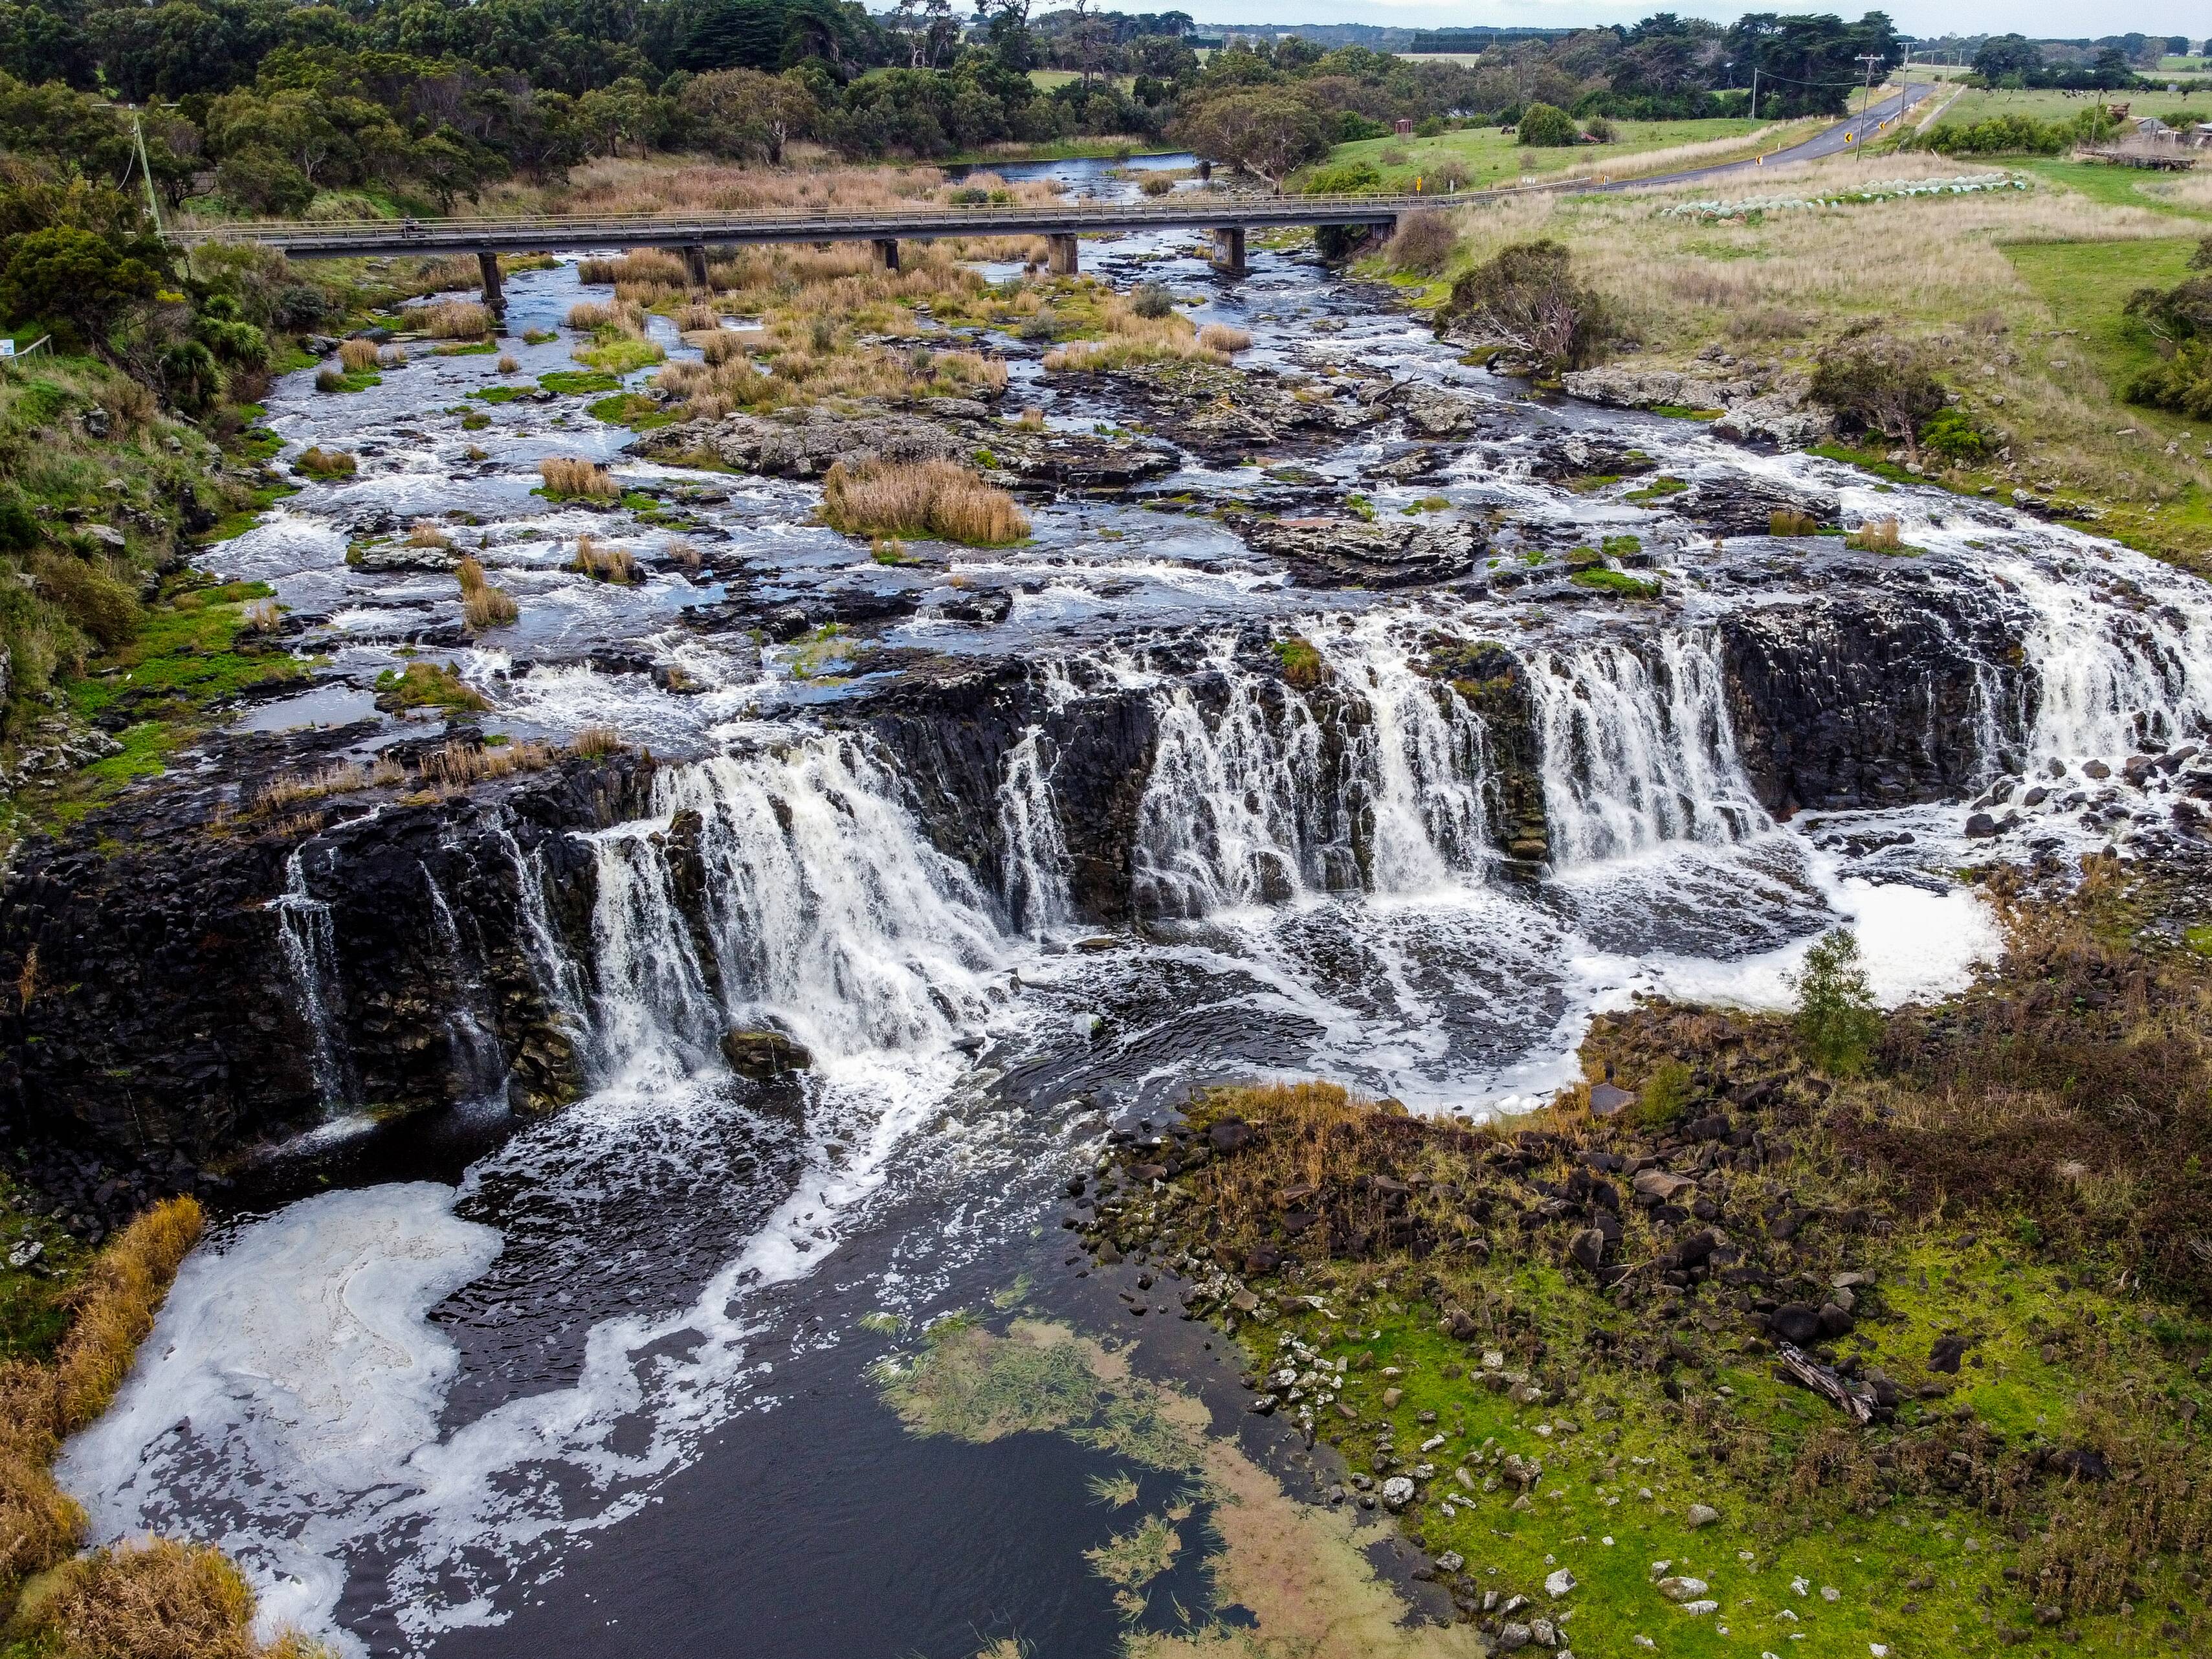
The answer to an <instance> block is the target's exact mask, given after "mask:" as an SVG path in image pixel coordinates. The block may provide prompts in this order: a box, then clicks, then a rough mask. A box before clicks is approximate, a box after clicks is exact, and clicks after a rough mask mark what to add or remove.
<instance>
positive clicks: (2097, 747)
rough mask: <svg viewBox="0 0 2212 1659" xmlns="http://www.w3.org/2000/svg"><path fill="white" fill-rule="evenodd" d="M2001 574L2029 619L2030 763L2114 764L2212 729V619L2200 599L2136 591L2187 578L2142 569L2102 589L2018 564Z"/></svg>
mask: <svg viewBox="0 0 2212 1659" xmlns="http://www.w3.org/2000/svg"><path fill="white" fill-rule="evenodd" d="M2009 574H2011V575H2012V577H2013V579H2014V580H2015V583H2016V584H2017V585H2018V586H2019V589H2020V591H2021V595H2022V596H2023V597H2024V598H2025V599H2027V602H2028V605H2029V606H2030V608H2031V610H2032V611H2033V623H2032V624H2031V626H2030V627H2029V629H2028V633H2027V659H2028V662H2029V663H2030V665H2032V666H2033V669H2034V672H2035V678H2036V680H2037V683H2038V684H2037V689H2038V692H2039V696H2038V698H2037V702H2036V710H2035V724H2034V727H2033V736H2032V737H2031V739H2030V744H2031V753H2032V755H2033V756H2034V757H2051V756H2057V757H2061V758H2063V759H2068V760H2086V759H2090V758H2100V759H2105V760H2115V761H2117V760H2120V759H2124V757H2127V756H2129V755H2130V754H2134V753H2136V752H2137V751H2138V750H2142V749H2143V748H2146V747H2151V746H2155V747H2158V748H2161V749H2162V748H2166V747H2169V746H2171V745H2172V744H2177V743H2180V742H2182V741H2183V740H2184V739H2185V738H2192V737H2197V736H2202V735H2204V734H2205V733H2207V732H2212V618H2208V617H2207V615H2206V612H2205V610H2204V607H2203V603H2202V601H2201V599H2197V598H2196V597H2195V596H2194V595H2191V596H2190V602H2188V603H2183V602H2182V598H2181V595H2180V594H2179V592H2177V593H2176V595H2175V598H2174V602H2172V603H2169V604H2162V605H2149V604H2145V603H2143V602H2142V601H2143V600H2144V599H2146V598H2148V597H2149V596H2148V595H2146V594H2144V593H2143V592H2142V588H2144V587H2147V586H2153V585H2154V584H2162V583H2165V582H2169V581H2170V582H2172V583H2174V584H2175V585H2176V586H2177V587H2178V586H2179V583H2180V582H2182V581H2186V580H2189V579H2187V578H2182V577H2179V576H2176V575H2173V574H2172V573H2167V572H2156V573H2155V574H2154V573H2153V572H2151V571H2148V570H2146V571H2142V572H2140V573H2138V574H2136V580H2133V581H2129V582H2126V583H2124V585H2123V594H2122V597H2124V598H2125V599H2131V600H2133V601H2134V603H2133V604H2131V605H2127V606H2126V607H2125V608H2123V607H2122V606H2120V605H2116V604H2115V603H2114V602H2113V595H2112V594H2111V593H2110V592H2106V587H2107V586H2108V585H2110V583H2111V581H2112V576H2111V574H2110V573H2107V572H2106V571H2103V570H2101V569H2096V570H2083V569H2075V568H2062V569H2061V571H2060V572H2059V573H2058V574H2055V575H2054V574H2052V573H2051V572H2049V571H2046V570H2045V569H2043V568H2040V567H2039V566H2036V565H2033V564H2031V563H2029V562H2026V561H2022V562H2021V563H2019V564H2018V565H2016V566H2015V567H2013V568H2012V569H2011V571H2010V572H2009Z"/></svg>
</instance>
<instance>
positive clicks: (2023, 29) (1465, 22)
mask: <svg viewBox="0 0 2212 1659" xmlns="http://www.w3.org/2000/svg"><path fill="white" fill-rule="evenodd" d="M1064 9H1066V8H1065V7H1064V6H1060V5H1054V4H1050V3H1046V4H1043V5H1041V6H1040V8H1039V15H1042V14H1043V13H1044V12H1047V11H1058V10H1064ZM1109 9H1127V10H1129V11H1132V12H1134V11H1139V10H1142V9H1146V8H1145V7H1143V6H1139V5H1136V4H1129V5H1127V6H1112V7H1109ZM1189 10H1190V15H1192V16H1193V17H1194V18H1197V19H1198V21H1199V23H1200V27H1203V28H1212V27H1228V28H1237V27H1246V28H1249V27H1262V26H1268V25H1273V26H1275V27H1284V28H1294V27H1298V26H1300V25H1304V24H1319V23H1366V24H1370V25H1372V26H1375V27H1381V28H1408V29H1442V28H1481V27H1490V28H1576V27H1585V28H1609V27H1613V25H1614V24H1617V23H1618V24H1623V25H1626V24H1632V23H1634V22H1636V21H1638V20H1640V19H1642V18H1645V17H1649V16H1650V15H1652V14H1653V13H1654V12H1658V11H1672V12H1674V13H1675V14H1677V15H1680V16H1684V17H1699V18H1705V19H1707V20H1709V21H1712V22H1716V23H1732V22H1734V21H1735V20H1736V19H1737V18H1739V17H1741V16H1742V15H1744V14H1745V13H1747V12H1752V11H1770V10H1771V11H1779V12H1781V13H1783V14H1784V15H1814V14H1820V13H1834V14H1835V15H1838V16H1842V17H1846V18H1853V17H1857V16H1860V15H1863V14H1864V13H1866V12H1869V11H1887V13H1888V14H1889V15H1890V18H1891V20H1892V21H1893V22H1894V23H1895V24H1896V25H1897V27H1898V29H1899V32H1900V33H1905V34H1910V35H1914V36H1923V35H1943V34H1985V33H1986V34H2010V33H2019V34H2026V35H2029V36H2031V37H2036V36H2039V37H2044V38H2048V39H2052V40H2076V39H2079V38H2081V37H2082V36H2084V35H2088V36H2092V37H2093V36H2096V35H2104V34H2126V33H2143V34H2185V35H2187V36H2188V37H2189V38H2190V40H2191V41H2192V42H2194V41H2198V40H2203V39H2204V38H2205V35H2206V33H2208V32H2212V29H2208V25H2207V22H2206V20H2205V18H2204V16H2203V10H2202V8H2200V7H2189V6H2184V5H2181V4H2179V3H2177V0H2163V3H2162V4H2160V5H2159V6H2154V7H2150V8H2147V10H2148V11H2150V12H2152V13H2153V14H2154V15H2153V16H2152V17H2150V18H2148V19H2147V18H2145V17H2144V16H2142V15H2136V16H2133V17H2130V18H2129V19H2128V20H2127V21H2125V23H2124V25H2123V24H2107V25H2106V26H2103V27H2094V28H2087V27H2083V25H2082V19H2081V13H2080V12H2079V11H2077V10H2075V9H2074V8H2073V7H2072V6H2071V5H2068V4H2063V3H2060V0H2025V3H2019V4H2011V5H2002V6H2000V5H1995V4H1991V3H1988V0H1907V3H1898V4H1892V5H1879V4H1867V3H1863V0H1862V3H1840V4H1833V5H1818V4H1813V5H1750V4H1738V5H1714V4H1711V3H1705V0H1683V3H1671V0H1650V3H1647V4H1643V5H1615V4H1607V3H1602V0H1600V3H1584V0H1490V3H1486V4H1484V5H1481V6H1474V5H1469V4H1466V3H1450V0H1439V3H1434V4H1424V3H1419V0H1412V3H1406V4H1391V3H1388V0H1215V3H1211V4H1208V5H1207V6H1206V7H1205V9H1204V10H1203V11H1202V12H1201V11H1200V10H1199V9H1195V8H1190V9H1189Z"/></svg>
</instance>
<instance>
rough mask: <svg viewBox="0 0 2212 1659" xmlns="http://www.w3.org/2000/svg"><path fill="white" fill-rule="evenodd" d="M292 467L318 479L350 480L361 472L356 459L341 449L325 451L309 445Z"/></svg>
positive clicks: (358, 461)
mask: <svg viewBox="0 0 2212 1659" xmlns="http://www.w3.org/2000/svg"><path fill="white" fill-rule="evenodd" d="M292 465H294V466H295V468H297V469H298V470H299V471H302V472H312V473H313V474H314V475H315V476H316V477H319V478H350V477H353V475H354V474H355V473H356V472H358V471H360V470H361V462H360V460H359V459H358V458H357V457H356V456H354V455H352V454H349V453H347V452H346V451H345V450H343V449H325V448H323V447H321V446H320V445H310V446H309V447H307V448H305V449H303V450H301V452H300V453H299V455H298V456H297V458H296V459H294V461H293V462H292Z"/></svg>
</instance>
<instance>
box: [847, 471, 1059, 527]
mask: <svg viewBox="0 0 2212 1659" xmlns="http://www.w3.org/2000/svg"><path fill="white" fill-rule="evenodd" d="M822 516H823V520H824V521H826V522H827V523H828V524H829V525H830V526H832V527H833V528H835V529H837V530H841V531H843V532H845V533H846V534H847V535H848V536H866V537H870V538H874V537H878V536H939V537H942V538H945V539H946V540H948V541H957V542H967V543H969V544H972V545H975V546H984V547H990V546H1000V545H1003V544H1006V543H1008V542H1018V541H1019V540H1020V539H1021V538H1023V537H1024V536H1026V535H1028V534H1029V533H1030V521H1029V519H1028V516H1027V515H1026V514H1024V513H1023V512H1022V510H1021V508H1020V507H1017V506H1016V505H1015V504H1014V498H1013V497H1012V496H1011V495H1008V494H1006V491H1005V490H1003V489H997V488H995V487H994V486H993V485H990V484H987V483H984V482H983V481H982V480H981V478H979V477H976V476H975V473H973V472H971V471H969V470H968V469H967V468H966V467H964V466H961V465H957V464H955V463H954V462H951V461H921V462H896V461H874V462H869V463H866V464H864V465H860V466H858V467H848V466H847V465H845V464H844V463H843V462H842V461H841V462H838V463H837V464H836V465H833V466H832V467H831V468H830V469H829V473H828V475H827V476H826V477H824V478H823V491H822Z"/></svg>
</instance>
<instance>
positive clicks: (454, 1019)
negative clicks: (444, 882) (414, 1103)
mask: <svg viewBox="0 0 2212 1659" xmlns="http://www.w3.org/2000/svg"><path fill="white" fill-rule="evenodd" d="M416 868H417V869H419V870H420V871H422V886H423V890H425V891H426V892H428V894H429V896H430V925H431V927H432V930H433V931H434V932H435V933H436V934H437V935H438V943H439V945H440V946H441V948H442V949H443V950H444V951H445V953H446V961H447V965H448V967H449V968H450V969H451V971H452V975H453V994H452V995H451V996H449V997H448V998H447V1004H446V1015H445V1018H446V1038H447V1044H448V1046H449V1047H450V1048H452V1050H453V1069H454V1070H455V1072H456V1073H458V1074H459V1076H460V1077H461V1078H462V1079H464V1080H465V1082H466V1084H467V1086H468V1091H469V1094H470V1097H471V1098H472V1099H477V1100H482V1099H484V1098H486V1097H489V1096H491V1095H493V1094H495V1093H497V1092H498V1091H499V1088H500V1085H501V1084H502V1083H504V1082H505V1081H506V1079H507V1056H506V1054H505V1053H504V1052H503V1051H502V1050H501V1048H500V1046H499V1031H498V1024H497V1019H496V1017H495V1015H494V1013H493V1012H492V1007H491V997H490V994H489V993H488V992H487V991H486V990H485V988H484V982H483V974H482V973H481V972H480V971H478V967H477V957H476V953H474V952H472V951H469V950H467V949H466V948H465V946H464V945H462V943H461V929H460V924H459V922H458V921H455V920H454V917H453V907H452V906H451V905H449V904H447V902H446V896H445V894H444V893H443V892H442V891H441V890H439V887H438V878H437V877H435V876H434V875H432V874H431V873H430V866H428V865H427V864H424V863H422V861H421V860H416Z"/></svg>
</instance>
